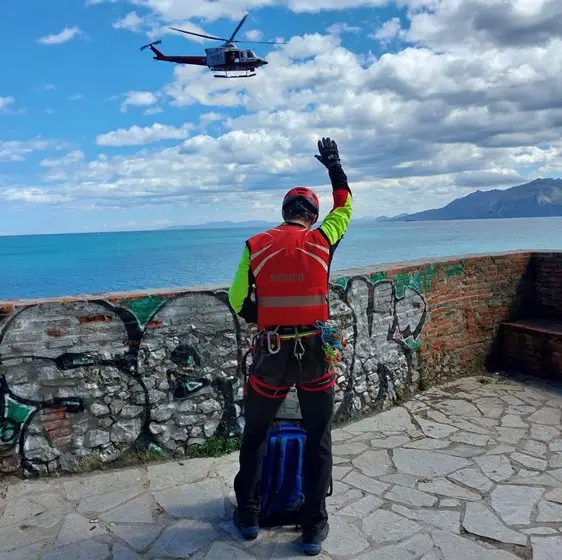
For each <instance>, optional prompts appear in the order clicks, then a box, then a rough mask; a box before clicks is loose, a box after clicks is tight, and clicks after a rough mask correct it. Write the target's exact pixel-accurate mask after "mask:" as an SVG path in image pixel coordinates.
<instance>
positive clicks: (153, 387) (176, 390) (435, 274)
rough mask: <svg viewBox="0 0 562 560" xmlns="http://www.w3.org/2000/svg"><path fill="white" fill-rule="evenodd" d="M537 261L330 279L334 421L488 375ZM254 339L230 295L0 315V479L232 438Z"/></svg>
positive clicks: (10, 310) (399, 269)
mask: <svg viewBox="0 0 562 560" xmlns="http://www.w3.org/2000/svg"><path fill="white" fill-rule="evenodd" d="M531 257H532V255H531V254H530V253H510V254H505V255H488V256H474V257H466V258H462V259H449V260H443V261H437V260H436V261H432V262H426V263H405V264H404V265H400V266H398V265H393V266H392V268H389V267H375V268H369V269H364V270H360V271H348V273H346V274H345V275H341V274H340V275H337V276H335V277H334V278H333V284H332V285H331V294H330V303H331V313H332V319H333V320H334V321H335V322H337V323H338V324H339V325H340V327H341V328H342V330H343V332H344V334H345V336H346V338H347V340H348V342H349V343H348V345H347V347H346V349H345V351H344V353H343V359H342V361H341V362H340V363H339V365H338V366H337V373H338V383H337V393H336V419H337V422H341V421H344V420H347V419H350V418H353V417H356V416H357V415H360V414H367V413H369V412H373V411H377V410H381V409H383V408H387V407H389V406H391V405H392V404H394V403H396V402H397V401H399V400H401V399H404V398H408V396H409V395H411V394H412V393H413V392H415V391H417V390H418V389H419V388H420V386H428V385H431V384H434V383H438V382H441V381H443V380H445V379H451V378H455V377H460V376H464V375H468V374H473V373H478V372H481V371H482V370H483V368H484V367H485V366H486V365H488V366H489V367H494V362H495V361H498V359H499V354H498V348H497V345H496V334H497V331H498V327H499V324H500V322H501V321H503V320H506V319H514V318H518V317H519V316H521V314H523V313H524V312H525V310H526V309H528V308H529V305H531V304H530V303H529V302H530V301H532V300H533V289H534V287H533V284H532V280H533V274H532V272H533V270H532V262H540V263H542V264H541V266H542V267H543V268H544V270H550V269H549V268H548V267H549V266H550V264H549V259H550V258H551V257H549V256H548V255H545V257H544V259H542V257H541V258H539V261H536V259H537V258H538V257H535V261H533V260H532V258H531ZM556 258H558V257H556ZM541 259H542V260H541ZM557 270H558V269H557ZM548 282H550V280H548ZM250 334H251V329H250V327H249V326H248V325H246V324H245V323H244V322H243V321H242V320H240V319H238V318H237V317H236V315H235V314H234V313H233V312H232V310H231V309H230V307H229V305H228V299H227V293H226V288H224V289H213V290H207V291H202V290H178V291H175V292H173V293H169V292H164V291H154V292H150V293H135V294H131V293H123V294H107V295H105V296H103V295H96V296H95V297H93V296H85V297H82V298H59V299H48V300H40V301H4V302H0V368H1V370H2V372H3V375H1V376H0V412H1V414H0V422H1V424H0V436H1V437H0V469H1V470H4V471H9V472H11V471H18V470H19V471H21V472H22V473H23V474H24V475H30V474H31V475H33V474H51V473H55V472H61V471H62V472H77V471H81V470H86V469H92V468H97V467H99V466H100V465H104V464H109V465H111V464H112V463H114V462H115V461H117V460H118V459H119V460H120V461H122V462H123V461H125V460H129V459H127V457H131V459H130V460H135V456H137V454H138V453H142V454H159V455H165V456H172V457H181V456H182V455H184V454H185V453H186V452H189V449H190V447H191V446H192V445H198V444H202V443H204V442H205V441H206V440H208V439H209V438H213V437H217V436H227V437H231V436H232V437H233V436H236V435H239V434H240V433H241V431H242V429H243V415H242V414H241V406H242V395H243V392H242V374H243V370H244V356H245V355H246V352H247V350H248V347H249V340H250ZM291 403H293V404H294V401H291V400H289V401H288V403H287V410H289V409H290V405H291ZM131 452H134V453H131Z"/></svg>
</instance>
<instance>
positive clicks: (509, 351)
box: [502, 318, 562, 379]
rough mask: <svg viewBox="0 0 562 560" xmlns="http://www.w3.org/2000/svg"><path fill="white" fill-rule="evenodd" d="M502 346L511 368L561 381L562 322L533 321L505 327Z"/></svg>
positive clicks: (539, 319)
mask: <svg viewBox="0 0 562 560" xmlns="http://www.w3.org/2000/svg"><path fill="white" fill-rule="evenodd" d="M502 343H503V347H504V355H505V359H506V363H507V366H508V368H509V369H516V370H520V371H526V372H529V373H532V374H535V375H539V376H542V377H553V378H558V379H561V378H562V321H561V320H555V319H549V318H533V319H524V320H521V321H510V322H506V323H504V324H503V325H502Z"/></svg>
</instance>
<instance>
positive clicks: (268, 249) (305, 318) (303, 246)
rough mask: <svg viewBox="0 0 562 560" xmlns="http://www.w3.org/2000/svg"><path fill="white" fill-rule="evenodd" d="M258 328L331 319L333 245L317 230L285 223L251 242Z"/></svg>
mask: <svg viewBox="0 0 562 560" xmlns="http://www.w3.org/2000/svg"><path fill="white" fill-rule="evenodd" d="M248 247H249V250H250V268H251V271H252V274H253V276H254V281H255V286H256V301H257V308H258V328H259V329H264V328H267V327H271V326H277V325H282V326H283V325H310V324H314V323H315V322H316V321H326V320H327V319H328V314H329V307H328V295H329V287H328V274H329V268H330V244H329V243H328V241H327V240H326V237H325V236H324V235H323V234H322V233H321V232H320V230H319V229H306V228H304V227H302V226H299V225H293V224H284V225H281V226H278V227H276V228H273V229H270V230H268V231H266V232H263V233H260V234H258V235H255V236H254V237H252V238H250V239H249V240H248Z"/></svg>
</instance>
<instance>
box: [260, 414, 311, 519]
mask: <svg viewBox="0 0 562 560" xmlns="http://www.w3.org/2000/svg"><path fill="white" fill-rule="evenodd" d="M305 443H306V432H305V430H304V428H302V427H301V426H300V425H299V423H298V422H286V421H285V422H275V423H274V424H273V426H272V427H271V429H270V431H269V435H268V438H267V448H266V452H265V456H264V460H263V467H262V475H261V484H260V495H261V515H260V526H262V527H276V526H282V525H298V523H299V513H300V508H301V506H302V504H303V502H304V494H303V460H304V447H305Z"/></svg>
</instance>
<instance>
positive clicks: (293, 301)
mask: <svg viewBox="0 0 562 560" xmlns="http://www.w3.org/2000/svg"><path fill="white" fill-rule="evenodd" d="M326 301H327V298H326V296H322V295H318V296H270V297H262V298H260V300H259V303H260V305H261V307H310V306H313V305H324V304H325V303H326Z"/></svg>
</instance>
